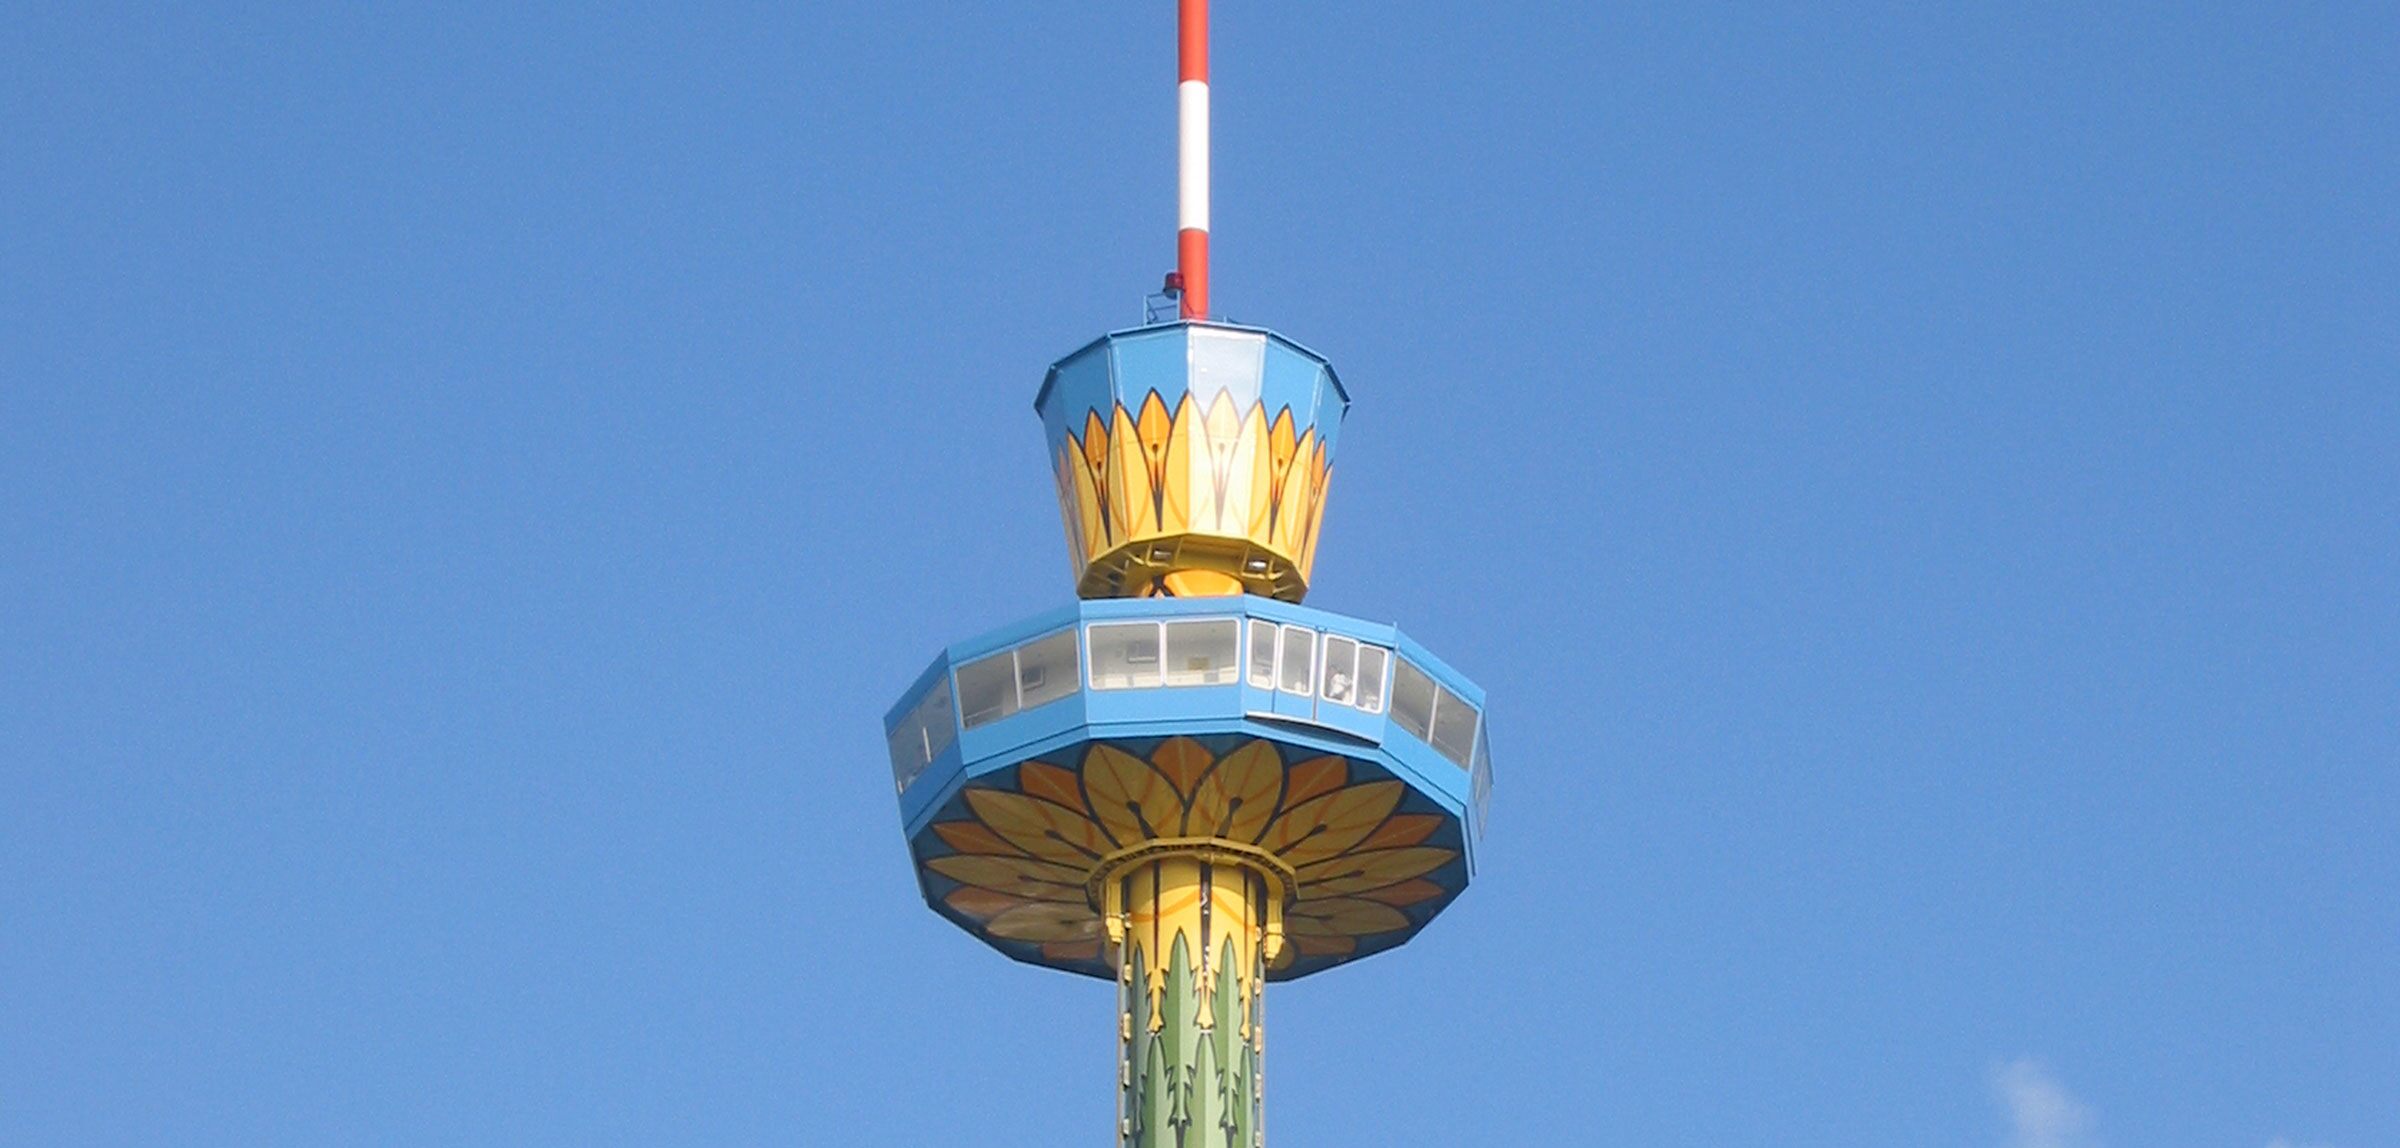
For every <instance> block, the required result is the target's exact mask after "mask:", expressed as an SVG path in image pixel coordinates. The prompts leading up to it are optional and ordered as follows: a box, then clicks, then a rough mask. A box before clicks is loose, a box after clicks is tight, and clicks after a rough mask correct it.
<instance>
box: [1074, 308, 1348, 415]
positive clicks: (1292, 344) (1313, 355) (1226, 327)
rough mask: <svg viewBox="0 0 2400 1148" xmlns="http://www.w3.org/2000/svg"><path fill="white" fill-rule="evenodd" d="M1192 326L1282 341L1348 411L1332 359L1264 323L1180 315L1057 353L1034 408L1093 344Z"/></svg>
mask: <svg viewBox="0 0 2400 1148" xmlns="http://www.w3.org/2000/svg"><path fill="white" fill-rule="evenodd" d="M1191 327H1212V328H1215V329H1217V330H1220V331H1241V332H1244V333H1246V334H1253V335H1265V336H1266V337H1267V338H1269V339H1272V340H1274V341H1276V342H1278V343H1281V344H1283V345H1284V346H1285V347H1286V348H1288V349H1290V350H1292V351H1293V352H1295V353H1298V354H1300V355H1302V356H1305V357H1307V358H1309V359H1313V360H1315V361H1316V364H1317V366H1319V367H1321V368H1323V369H1324V371H1325V381H1326V382H1328V383H1331V384H1333V393H1334V394H1335V395H1337V396H1340V398H1341V400H1342V412H1343V413H1345V414H1347V413H1348V412H1349V410H1350V388H1349V387H1347V386H1345V385H1343V383H1342V376H1341V375H1340V373H1338V372H1336V371H1335V370H1334V369H1333V360H1331V359H1328V358H1326V357H1325V356H1323V355H1320V354H1318V353H1317V352H1316V351H1315V350H1313V349H1311V348H1310V347H1309V346H1308V345H1307V344H1304V343H1302V342H1300V341H1299V340H1297V339H1294V338H1292V337H1290V336H1288V335H1284V334H1281V333H1279V332H1276V331H1274V330H1271V329H1269V328H1266V327H1252V326H1249V325H1247V324H1242V323H1221V322H1202V321H1199V320H1196V319H1181V320H1177V321H1175V322H1172V323H1156V324H1152V325H1150V326H1147V327H1126V328H1122V329H1120V330H1115V331H1110V332H1109V333H1107V334H1105V335H1102V336H1100V337H1099V338H1097V339H1093V340H1092V341H1090V342H1088V343H1085V344H1083V345H1082V346H1080V347H1077V348H1075V349H1074V350H1072V351H1069V352H1067V353H1066V354H1064V355H1061V356H1059V357H1058V359H1057V360H1056V361H1055V362H1052V363H1051V364H1050V369H1049V370H1048V371H1047V372H1045V373H1044V374H1043V375H1042V385H1041V389H1039V390H1037V391H1035V392H1034V395H1033V409H1034V410H1036V411H1040V410H1041V409H1042V406H1043V404H1044V403H1046V402H1048V401H1049V399H1050V387H1051V384H1053V383H1055V382H1057V381H1058V372H1059V368H1061V367H1064V366H1066V365H1067V364H1068V363H1070V362H1072V361H1074V360H1076V359H1078V358H1081V357H1083V356H1084V355H1086V354H1088V353H1090V352H1091V351H1092V350H1093V349H1094V348H1097V347H1104V346H1107V345H1108V344H1111V343H1114V342H1116V341H1117V340H1119V339H1124V338H1130V337H1132V336H1135V335H1155V334H1157V333H1159V332H1161V331H1170V330H1176V329H1179V328H1191ZM1112 369H1113V368H1112ZM1111 381H1112V384H1113V381H1114V380H1113V379H1112V380H1111Z"/></svg>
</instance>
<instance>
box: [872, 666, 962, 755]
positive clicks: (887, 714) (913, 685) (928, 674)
mask: <svg viewBox="0 0 2400 1148" xmlns="http://www.w3.org/2000/svg"><path fill="white" fill-rule="evenodd" d="M949 674H950V658H949V656H948V655H946V654H945V655H943V656H941V657H937V658H935V659H934V660H933V664H932V665H930V666H927V667H925V672H923V673H921V674H918V675H917V680H916V681H913V682H910V683H909V684H908V689H907V690H906V691H905V692H903V693H902V694H901V695H900V700H899V701H897V702H895V703H893V704H892V708H890V709H888V710H885V711H883V733H884V736H885V737H890V736H891V733H892V731H893V730H894V729H897V728H899V725H900V719H901V718H904V717H907V716H908V711H910V710H912V709H915V708H917V703H918V702H919V701H922V700H923V699H924V697H925V691H927V690H929V689H932V688H933V683H934V682H936V681H939V680H941V679H942V678H945V677H948V676H949Z"/></svg>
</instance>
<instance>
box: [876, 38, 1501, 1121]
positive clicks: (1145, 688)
mask: <svg viewBox="0 0 2400 1148" xmlns="http://www.w3.org/2000/svg"><path fill="white" fill-rule="evenodd" d="M1179 4H1180V14H1181V21H1180V29H1181V34H1180V41H1181V52H1180V63H1181V82H1180V84H1179V86H1178V102H1179V107H1180V124H1181V131H1180V135H1181V141H1180V142H1181V146H1180V149H1179V150H1180V166H1181V180H1180V200H1181V212H1180V215H1181V220H1180V222H1181V227H1180V234H1179V236H1178V243H1177V249H1178V250H1177V256H1178V264H1179V270H1178V273H1177V274H1175V275H1171V276H1169V277H1168V280H1167V288H1166V291H1165V292H1163V293H1162V295H1163V297H1164V298H1165V299H1166V300H1167V301H1168V302H1169V303H1171V304H1172V305H1173V307H1172V313H1171V314H1169V315H1155V314H1154V316H1153V319H1154V321H1152V322H1150V323H1147V324H1145V325H1143V326H1140V327H1135V328H1131V329H1127V330H1122V331H1117V332H1114V333H1111V334H1108V335H1104V336H1102V337H1100V338H1098V339H1095V340H1093V341H1092V342H1091V343H1089V344H1087V345H1085V346H1084V347H1082V348H1081V349H1079V350H1077V351H1075V352H1073V353H1072V354H1069V355H1067V356H1066V357H1065V358H1063V359H1060V360H1059V361H1057V362H1056V363H1054V364H1052V365H1051V367H1050V370H1049V373H1048V375H1047V376H1046V377H1045V378H1044V379H1043V381H1042V384H1041V389H1040V390H1039V392H1037V394H1036V395H1035V397H1034V409H1035V411H1036V412H1038V413H1039V415H1040V416H1041V420H1042V429H1043V434H1044V437H1045V439H1046V442H1047V446H1048V463H1049V466H1050V470H1051V475H1052V478H1053V480H1054V481H1055V483H1056V485H1057V491H1058V500H1059V510H1060V512H1061V514H1062V515H1063V517H1064V519H1065V524H1066V538H1067V551H1068V555H1069V557H1070V559H1071V560H1072V563H1073V570H1074V575H1075V592H1076V597H1077V601H1076V602H1075V604H1073V605H1071V606H1064V607H1060V608H1058V609H1055V610H1051V611H1049V612H1047V613H1043V614H1039V615H1036V616H1035V617H1033V618H1030V619H1027V620H1025V621H1022V622H1018V623H1016V624H1015V625H1012V626H1008V627H1005V628H1002V629H999V630H995V631H992V632H991V633H988V634H984V635H982V636H980V637H976V638H971V639H969V640H967V641H963V642H959V643H957V644H955V645H952V646H950V647H949V648H948V649H945V650H943V651H942V653H941V655H940V656H939V657H936V658H935V659H934V660H933V664H932V665H930V666H928V667H926V669H925V672H924V673H922V674H920V675H919V676H918V678H917V680H916V681H915V682H914V683H913V684H911V685H910V686H909V687H908V689H907V690H906V691H904V692H903V693H902V694H901V695H900V700H899V702H898V703H897V704H895V705H894V706H893V707H892V708H891V711H890V712H889V713H888V714H886V715H885V718H884V730H885V733H886V735H887V737H888V740H889V744H890V748H891V760H892V778H893V782H894V783H895V785H896V786H897V788H898V790H899V798H900V819H901V825H902V827H903V829H904V831H905V832H906V834H907V837H908V848H909V856H910V858H911V860H912V862H913V863H914V865H915V866H916V872H917V881H918V883H919V885H920V886H921V888H922V889H923V891H924V895H925V901H926V903H927V904H928V905H930V906H932V908H933V910H934V911H935V912H937V913H939V914H941V915H942V916H943V917H945V918H948V919H949V920H950V921H951V922H952V923H953V924H956V925H957V926H958V927H959V928H962V929H965V930H966V931H967V932H969V933H971V934H973V935H974V936H976V937H977V938H979V939H981V940H982V941H983V942H984V943H986V944H988V945H990V946H991V947H993V948H995V949H998V950H999V951H1000V952H1002V953H1004V954H1006V955H1007V956H1009V957H1011V958H1014V959H1016V960H1019V961H1023V962H1026V963H1028V964H1036V965H1043V966H1047V967H1049V968H1053V969H1059V970H1063V971H1066V972H1070V973H1080V974H1083V975H1085V976H1090V977H1097V978H1100V979H1103V980H1107V981H1110V982H1113V983H1114V984H1115V985H1116V1011H1117V1017H1116V1031H1117V1040H1118V1047H1119V1061H1120V1064H1119V1071H1118V1074H1117V1081H1116V1086H1117V1089H1118V1094H1119V1100H1118V1121H1117V1138H1118V1143H1119V1144H1120V1145H1123V1146H1125V1148H1197V1146H1199V1145H1209V1146H1212V1148H1255V1146H1257V1145H1261V1144H1263V1143H1264V1142H1265V1133H1264V1127H1263V1117H1264V1110H1263V1099H1264V1080H1265V1076H1264V1072H1263V1069H1262V1066H1263V1058H1264V1053H1265V1049H1266V1038H1265V1023H1264V1018H1265V1009H1264V1001H1265V995H1266V994H1265V990H1266V986H1267V984H1268V983H1269V982H1271V981H1283V980H1292V979H1296V978H1299V977H1305V976H1313V975H1315V974H1318V973H1322V972H1326V971H1327V970H1330V969H1333V968H1335V967H1337V966H1339V965H1343V964H1347V963H1349V962H1351V961H1355V960H1359V959H1362V958H1365V957H1368V956H1372V955H1374V954H1376V953H1380V952H1382V951H1384V950H1386V949H1390V948H1394V947H1397V946H1399V945H1402V944H1405V943H1407V942H1408V940H1409V939H1410V938H1412V937H1414V936H1416V935H1417V933H1418V932H1419V931H1420V930H1422V929H1424V928H1425V926H1426V925H1427V924H1428V923H1429V922H1431V921H1432V919H1433V918H1434V917H1435V916H1436V915H1437V914H1439V913H1440V912H1441V911H1442V910H1443V909H1444V908H1446V907H1448V906H1449V904H1450V902H1451V901H1452V900H1454V899H1455V898H1457V897H1458V895H1459V894H1460V893H1461V892H1464V891H1465V889H1466V887H1467V881H1468V879H1469V877H1470V876H1471V875H1472V873H1473V869H1474V851H1475V844H1476V841H1477V838H1478V836H1479V835H1480V833H1481V823H1482V820H1483V811H1484V804H1485V801H1486V797H1487V795H1488V793H1489V792H1490V787H1491V763H1490V758H1489V755H1488V753H1487V751H1486V748H1485V747H1486V742H1487V735H1486V731H1485V728H1484V726H1485V723H1484V695H1483V691H1482V690H1481V689H1478V688H1477V687H1476V686H1475V684H1474V683H1473V682H1470V681H1468V680H1467V679H1466V678H1465V677H1464V676H1462V675H1461V674H1459V673H1458V672H1457V671H1455V670H1453V669H1451V668H1450V667H1449V666H1448V665H1447V664H1445V663H1444V662H1443V661H1442V660H1441V659H1440V658H1438V657H1435V656H1434V655H1433V653H1432V652H1431V651H1429V650H1427V649H1426V648H1425V647H1423V646H1421V645H1418V644H1417V643H1416V642H1414V641H1411V640H1410V639H1409V638H1408V636H1407V635H1405V634H1403V633H1401V632H1400V631H1399V630H1398V629H1396V628H1394V627H1393V626H1391V625H1388V624H1384V623H1380V622H1368V621H1361V620H1359V619H1356V618H1351V617H1346V616H1344V615H1341V614H1335V613H1331V612H1328V611H1325V610H1319V609H1315V608H1312V607H1309V606H1304V605H1302V604H1301V600H1302V599H1303V598H1304V597H1305V596H1306V595H1307V593H1308V590H1309V579H1310V571H1311V569H1312V568H1313V565H1314V563H1315V559H1316V548H1317V538H1318V532H1319V526H1320V524H1321V522H1322V520H1323V517H1324V513H1325V501H1326V490H1327V487H1328V484H1329V482H1330V481H1331V479H1332V476H1333V470H1334V456H1335V447H1336V445H1337V444H1338V443H1339V441H1340V437H1341V427H1342V418H1343V415H1344V414H1345V413H1346V412H1347V411H1348V410H1349V407H1350V393H1349V391H1348V390H1347V389H1346V388H1345V387H1344V386H1343V384H1342V381H1341V379H1340V377H1339V376H1337V375H1336V374H1335V373H1334V370H1333V365H1332V364H1331V363H1329V362H1327V361H1326V360H1325V359H1324V358H1323V357H1322V356H1320V355H1318V354H1316V353H1315V352H1313V351H1310V350H1309V349H1307V348H1306V347H1303V346H1301V345H1300V344H1298V343H1295V342H1293V341H1291V340H1290V339H1287V338H1285V337H1283V336H1282V335H1279V334H1276V333H1275V332H1273V331H1269V330H1265V329H1263V328H1258V327H1249V326H1240V325H1236V324H1232V323H1225V322H1219V321H1216V320H1214V319H1212V318H1211V317H1210V313H1209V295H1208V286H1209V283H1208V194H1209V162H1208V160H1209V142H1208V136H1209V127H1208V11H1207V0H1179Z"/></svg>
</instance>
